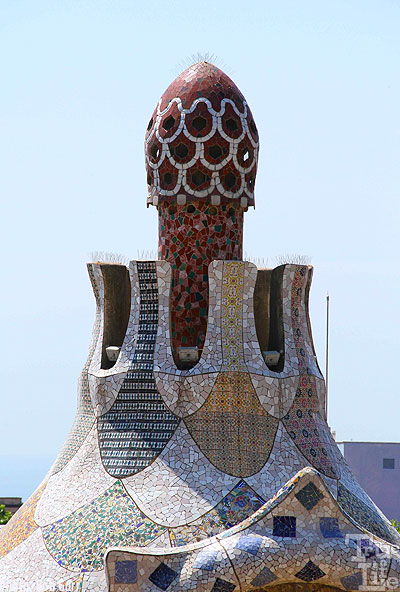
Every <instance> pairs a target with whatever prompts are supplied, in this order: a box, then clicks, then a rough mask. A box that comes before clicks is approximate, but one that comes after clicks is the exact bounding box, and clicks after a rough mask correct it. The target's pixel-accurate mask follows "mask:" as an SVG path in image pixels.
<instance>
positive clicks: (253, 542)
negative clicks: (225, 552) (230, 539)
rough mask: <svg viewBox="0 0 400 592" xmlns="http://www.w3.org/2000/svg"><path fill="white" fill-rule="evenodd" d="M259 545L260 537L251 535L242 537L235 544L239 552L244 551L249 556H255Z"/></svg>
mask: <svg viewBox="0 0 400 592" xmlns="http://www.w3.org/2000/svg"><path fill="white" fill-rule="evenodd" d="M260 545H261V537H257V536H252V535H242V536H241V537H240V539H239V540H238V542H237V543H236V545H235V546H236V548H237V549H240V550H241V551H246V552H247V553H250V555H257V553H258V549H259V548H260Z"/></svg>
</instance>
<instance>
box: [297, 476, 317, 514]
mask: <svg viewBox="0 0 400 592" xmlns="http://www.w3.org/2000/svg"><path fill="white" fill-rule="evenodd" d="M295 496H296V497H297V499H298V500H299V502H300V503H301V504H302V505H303V506H304V508H305V509H306V510H312V508H313V507H314V506H316V505H317V503H318V502H319V501H320V500H321V499H322V498H323V497H324V496H323V494H322V493H321V492H320V490H319V489H318V487H317V486H316V485H314V483H313V482H312V481H310V482H309V483H307V485H306V486H305V487H303V488H302V489H300V491H298V492H297V493H296V494H295Z"/></svg>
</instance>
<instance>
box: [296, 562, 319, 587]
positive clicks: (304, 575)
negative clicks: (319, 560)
mask: <svg viewBox="0 0 400 592" xmlns="http://www.w3.org/2000/svg"><path fill="white" fill-rule="evenodd" d="M295 575H296V578H299V580H303V582H314V581H315V580H319V579H320V578H323V577H324V575H325V572H323V571H322V569H320V568H319V567H318V566H317V565H315V563H313V562H312V561H309V562H308V563H306V565H305V566H304V567H303V568H302V569H301V570H300V571H298V572H297V574H295Z"/></svg>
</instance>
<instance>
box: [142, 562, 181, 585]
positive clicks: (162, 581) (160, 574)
mask: <svg viewBox="0 0 400 592" xmlns="http://www.w3.org/2000/svg"><path fill="white" fill-rule="evenodd" d="M177 575H178V574H177V572H176V571H174V570H173V569H171V568H170V567H168V565H166V564H165V563H160V565H159V566H158V567H157V569H155V570H154V571H153V573H152V574H151V575H150V576H149V580H150V582H151V583H152V584H154V585H155V586H157V588H160V590H164V591H165V590H167V589H168V588H169V587H170V585H171V584H172V582H173V581H174V580H175V578H176V576H177Z"/></svg>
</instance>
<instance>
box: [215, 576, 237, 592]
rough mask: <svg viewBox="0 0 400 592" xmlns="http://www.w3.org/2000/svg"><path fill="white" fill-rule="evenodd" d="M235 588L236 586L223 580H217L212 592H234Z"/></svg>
mask: <svg viewBox="0 0 400 592" xmlns="http://www.w3.org/2000/svg"><path fill="white" fill-rule="evenodd" d="M235 588H236V585H235V584H232V583H231V582H227V581H226V580H222V579H221V578H217V579H216V580H215V584H214V586H213V587H212V592H233V590H234V589H235Z"/></svg>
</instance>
